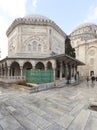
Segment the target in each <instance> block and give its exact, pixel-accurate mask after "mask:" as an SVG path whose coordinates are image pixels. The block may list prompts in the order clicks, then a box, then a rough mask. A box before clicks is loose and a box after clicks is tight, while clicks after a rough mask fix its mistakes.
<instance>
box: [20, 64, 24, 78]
mask: <svg viewBox="0 0 97 130" xmlns="http://www.w3.org/2000/svg"><path fill="white" fill-rule="evenodd" d="M20 76H21V77H22V76H23V66H21V67H20Z"/></svg>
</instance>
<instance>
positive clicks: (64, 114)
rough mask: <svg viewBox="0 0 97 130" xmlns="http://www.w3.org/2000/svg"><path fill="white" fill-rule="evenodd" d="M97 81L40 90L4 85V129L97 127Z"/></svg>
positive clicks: (0, 99) (0, 111)
mask: <svg viewBox="0 0 97 130" xmlns="http://www.w3.org/2000/svg"><path fill="white" fill-rule="evenodd" d="M96 101H97V83H96V82H95V83H94V84H91V82H89V83H88V84H87V83H86V82H85V81H84V82H82V83H81V84H79V85H76V86H71V85H68V86H65V87H63V88H54V89H51V90H47V91H41V92H37V93H31V94H29V93H27V92H21V91H18V90H15V89H11V88H10V89H8V88H3V86H2V87H0V130H97V112H96V111H93V110H90V109H88V107H89V105H90V104H91V102H96Z"/></svg>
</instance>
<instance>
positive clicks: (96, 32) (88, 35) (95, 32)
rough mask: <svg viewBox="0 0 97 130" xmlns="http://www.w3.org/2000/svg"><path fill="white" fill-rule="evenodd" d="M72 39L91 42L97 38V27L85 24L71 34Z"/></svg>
mask: <svg viewBox="0 0 97 130" xmlns="http://www.w3.org/2000/svg"><path fill="white" fill-rule="evenodd" d="M70 37H71V38H72V39H78V38H80V39H81V40H90V39H95V38H97V25H95V24H92V23H84V24H81V25H79V26H78V27H77V28H75V29H74V31H73V32H72V33H71V34H70Z"/></svg>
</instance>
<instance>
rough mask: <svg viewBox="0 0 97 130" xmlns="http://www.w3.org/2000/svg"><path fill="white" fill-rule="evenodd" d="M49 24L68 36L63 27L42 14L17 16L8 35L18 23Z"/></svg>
mask: <svg viewBox="0 0 97 130" xmlns="http://www.w3.org/2000/svg"><path fill="white" fill-rule="evenodd" d="M20 24H23V25H42V26H43V25H45V26H46V25H47V26H52V27H53V28H55V29H56V30H57V31H58V32H60V33H61V34H62V35H64V36H66V34H65V33H64V31H62V30H61V28H60V27H59V26H58V25H57V24H56V23H55V22H54V21H52V20H51V19H49V18H47V17H45V16H42V15H37V14H34V15H28V16H25V17H22V18H17V19H15V20H14V21H13V23H12V24H11V26H10V27H9V28H8V30H7V32H6V34H7V36H8V35H9V34H10V32H11V31H12V30H13V29H14V28H15V27H16V26H17V25H20Z"/></svg>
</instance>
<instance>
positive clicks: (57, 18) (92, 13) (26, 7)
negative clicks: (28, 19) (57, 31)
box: [0, 0, 97, 59]
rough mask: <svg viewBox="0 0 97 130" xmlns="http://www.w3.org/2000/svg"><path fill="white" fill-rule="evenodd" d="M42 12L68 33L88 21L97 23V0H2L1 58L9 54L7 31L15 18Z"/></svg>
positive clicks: (0, 12) (0, 25)
mask: <svg viewBox="0 0 97 130" xmlns="http://www.w3.org/2000/svg"><path fill="white" fill-rule="evenodd" d="M31 14H40V15H44V16H46V17H48V18H50V19H52V20H53V21H54V22H55V23H56V24H57V25H59V26H60V28H61V29H62V30H63V31H64V32H65V33H66V34H70V33H71V32H72V31H73V29H75V27H77V26H78V25H80V24H82V23H84V22H87V23H94V24H97V0H0V48H1V59H2V58H5V57H6V56H7V55H8V54H7V52H8V42H7V37H6V31H7V29H8V27H9V26H10V24H11V23H12V22H13V20H14V19H15V18H18V17H24V16H26V15H31Z"/></svg>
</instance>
